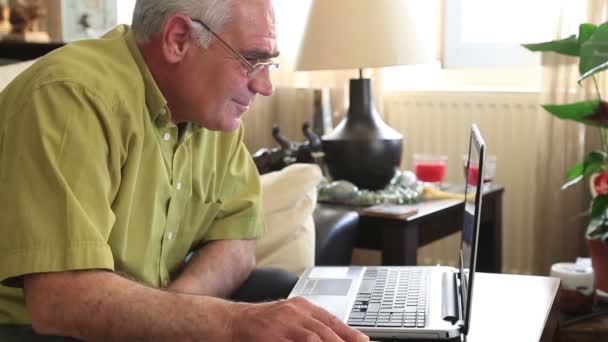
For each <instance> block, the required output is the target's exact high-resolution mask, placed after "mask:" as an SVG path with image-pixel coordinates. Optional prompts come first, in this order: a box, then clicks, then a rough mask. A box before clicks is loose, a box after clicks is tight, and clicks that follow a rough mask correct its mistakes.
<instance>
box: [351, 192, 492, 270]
mask: <svg viewBox="0 0 608 342" xmlns="http://www.w3.org/2000/svg"><path fill="white" fill-rule="evenodd" d="M503 192H504V187H502V186H500V185H496V184H493V185H492V186H491V187H490V188H489V189H488V190H486V191H485V192H484V196H483V203H482V209H481V227H480V229H479V232H480V233H479V244H478V246H479V250H478V256H477V271H480V272H494V273H499V272H501V268H502V194H503ZM463 205H464V203H463V201H461V200H431V201H423V202H421V203H418V204H416V205H415V206H416V207H417V209H418V214H416V215H413V216H410V217H407V218H388V217H376V216H365V215H364V214H363V213H360V215H361V218H360V222H359V237H358V239H357V243H356V245H357V247H361V248H368V249H377V250H381V251H382V264H383V265H396V266H402V265H416V263H417V260H416V259H417V251H418V248H419V247H422V246H424V245H427V244H429V243H431V242H433V241H436V240H439V239H441V238H443V237H446V236H448V235H450V234H452V233H455V232H459V231H460V229H461V227H462V220H463V216H462V215H463Z"/></svg>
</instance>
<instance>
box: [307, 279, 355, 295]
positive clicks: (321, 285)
mask: <svg viewBox="0 0 608 342" xmlns="http://www.w3.org/2000/svg"><path fill="white" fill-rule="evenodd" d="M351 283H352V279H308V282H307V283H306V285H305V286H304V293H303V294H308V295H318V296H346V295H347V294H348V290H349V289H350V284H351Z"/></svg>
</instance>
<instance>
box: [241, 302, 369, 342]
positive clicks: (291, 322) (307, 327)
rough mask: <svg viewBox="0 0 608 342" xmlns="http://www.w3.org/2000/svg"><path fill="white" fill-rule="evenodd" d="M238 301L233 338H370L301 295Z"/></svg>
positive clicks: (325, 341)
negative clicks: (269, 300) (249, 301)
mask: <svg viewBox="0 0 608 342" xmlns="http://www.w3.org/2000/svg"><path fill="white" fill-rule="evenodd" d="M236 305H238V309H236V310H235V311H234V314H233V316H232V320H231V322H230V330H231V331H232V332H233V336H232V340H233V341H296V342H298V341H305V342H313V341H319V342H321V341H322V342H341V341H346V342H351V341H352V342H355V341H356V342H359V341H361V342H363V341H369V338H368V337H367V336H365V335H364V334H363V333H361V332H359V331H357V330H355V329H353V328H351V327H349V326H348V325H346V324H344V323H342V322H341V321H339V320H338V319H337V318H336V317H335V316H333V315H332V314H330V313H329V312H327V311H325V310H323V309H322V308H320V307H318V306H316V305H313V304H312V303H310V302H309V301H307V300H306V299H304V298H302V297H295V298H291V299H287V300H282V301H278V302H271V303H264V304H242V303H238V304H236Z"/></svg>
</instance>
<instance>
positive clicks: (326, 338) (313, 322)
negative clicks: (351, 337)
mask: <svg viewBox="0 0 608 342" xmlns="http://www.w3.org/2000/svg"><path fill="white" fill-rule="evenodd" d="M303 327H304V328H306V329H308V330H311V331H313V332H314V333H315V334H317V335H319V336H320V337H321V339H322V340H323V342H334V341H335V342H342V341H344V340H343V339H342V338H340V336H338V335H337V334H336V333H335V332H334V331H333V330H331V328H330V327H329V326H327V325H326V324H323V323H322V322H320V321H318V320H317V319H315V318H312V319H309V320H307V321H306V322H304V324H303Z"/></svg>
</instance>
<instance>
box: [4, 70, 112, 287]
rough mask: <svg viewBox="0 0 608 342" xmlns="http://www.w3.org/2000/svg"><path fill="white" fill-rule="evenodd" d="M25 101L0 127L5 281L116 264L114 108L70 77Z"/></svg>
mask: <svg viewBox="0 0 608 342" xmlns="http://www.w3.org/2000/svg"><path fill="white" fill-rule="evenodd" d="M21 102H22V103H24V104H23V105H21V106H15V108H9V110H12V112H8V113H5V114H4V118H3V122H2V125H1V126H0V130H1V131H0V133H1V134H0V135H1V137H2V138H1V139H2V146H1V150H0V151H1V155H0V158H1V159H0V186H1V189H2V190H1V191H0V233H1V235H2V239H0V282H2V284H4V285H11V286H15V285H17V284H19V279H20V276H22V275H25V274H30V273H39V272H58V271H67V270H78V269H109V270H113V268H114V261H113V257H112V252H111V250H110V247H109V246H108V244H107V241H108V237H109V234H110V231H111V227H112V226H113V224H114V221H115V217H114V214H113V212H112V208H111V198H112V193H113V192H114V190H113V189H112V185H111V184H112V183H113V180H116V177H117V175H116V171H112V169H111V167H110V164H111V162H110V160H111V156H110V149H111V148H110V144H109V141H111V132H110V126H111V125H112V123H111V122H110V121H109V119H107V116H108V110H109V108H108V106H106V104H105V103H104V102H103V101H101V99H100V98H98V97H97V96H96V95H95V93H94V92H92V91H90V90H87V89H85V88H83V87H82V86H80V85H78V84H74V83H68V82H53V83H50V84H47V85H43V86H40V87H39V88H37V89H35V90H34V91H33V93H31V94H28V99H25V100H23V101H21ZM17 107H19V108H18V109H17ZM104 115H105V116H104Z"/></svg>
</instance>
